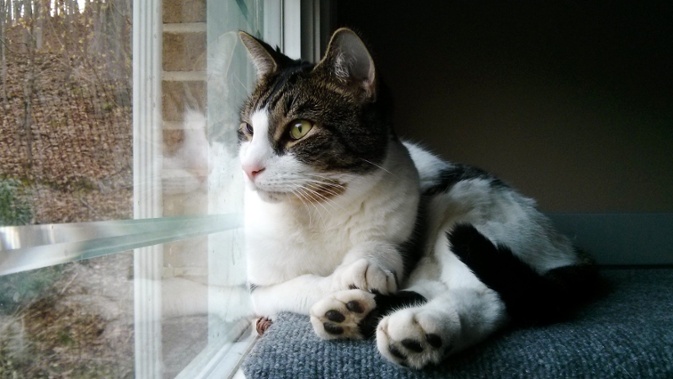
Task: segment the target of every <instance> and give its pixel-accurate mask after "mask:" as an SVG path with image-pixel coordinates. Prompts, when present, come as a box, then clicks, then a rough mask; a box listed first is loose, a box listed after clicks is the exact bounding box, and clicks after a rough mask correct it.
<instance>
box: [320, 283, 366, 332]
mask: <svg viewBox="0 0 673 379" xmlns="http://www.w3.org/2000/svg"><path fill="white" fill-rule="evenodd" d="M374 309H376V301H375V300H374V294H372V293H370V292H367V291H363V290H359V289H354V290H345V291H339V292H335V293H333V294H331V295H330V296H329V297H327V298H325V299H323V300H321V301H319V302H317V303H315V304H314V305H313V307H311V312H310V314H311V325H313V330H314V331H315V333H316V334H317V335H318V336H319V337H320V338H323V339H336V338H344V339H345V338H348V339H362V338H363V337H364V336H363V332H362V330H361V328H360V324H361V322H362V321H363V320H364V319H365V318H366V317H367V315H368V314H369V313H370V312H371V311H373V310H374Z"/></svg>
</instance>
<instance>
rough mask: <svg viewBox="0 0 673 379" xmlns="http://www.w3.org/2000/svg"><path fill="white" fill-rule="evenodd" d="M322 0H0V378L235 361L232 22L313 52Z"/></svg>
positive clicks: (201, 370)
mask: <svg viewBox="0 0 673 379" xmlns="http://www.w3.org/2000/svg"><path fill="white" fill-rule="evenodd" d="M319 8H320V1H313V0H311V1H308V0H304V1H300V0H285V1H275V0H226V1H220V0H187V1H182V0H135V1H131V0H59V1H54V0H0V107H2V111H0V120H1V125H0V127H1V129H0V133H1V134H0V217H1V218H0V244H1V246H0V248H1V249H0V376H2V377H5V376H8V377H47V376H53V377H62V376H74V377H92V378H95V377H105V378H127V377H128V378H130V377H138V378H157V377H181V378H198V377H226V376H228V375H231V373H232V372H234V371H235V369H236V367H237V364H238V361H239V360H240V359H241V357H242V356H244V355H245V352H246V351H247V349H248V348H249V347H250V346H251V343H252V342H253V340H252V337H250V336H251V334H250V331H249V330H248V328H249V324H250V323H249V321H248V320H247V319H246V317H245V316H247V315H248V313H249V305H248V298H247V290H246V288H245V277H244V273H245V270H244V259H243V252H242V249H241V231H240V228H239V225H240V221H241V202H242V201H241V190H242V186H241V183H240V182H241V178H240V170H239V169H238V165H237V162H236V142H235V130H236V128H237V125H238V107H239V106H240V104H241V102H242V100H243V99H244V97H245V96H246V95H247V93H248V91H249V90H250V89H251V88H250V86H251V85H252V83H253V81H254V78H255V72H254V69H253V68H252V66H251V65H250V63H249V62H248V59H247V56H246V53H245V51H244V49H243V48H242V46H240V44H239V43H238V38H237V34H236V31H237V30H239V29H243V30H246V31H249V32H252V33H254V34H257V35H259V36H261V37H264V38H265V39H266V40H267V41H270V42H271V43H274V44H277V45H279V46H281V47H282V48H284V49H285V51H286V52H288V54H290V55H295V56H296V57H298V56H299V55H303V56H305V57H307V58H312V57H313V56H312V55H307V54H313V52H314V50H315V49H316V48H319V43H318V41H319V38H309V39H307V41H315V42H310V43H308V44H307V43H304V44H302V43H301V41H302V40H303V39H302V38H300V36H313V35H318V34H316V33H317V31H318V30H319V29H320V28H319V23H317V20H318V18H317V16H316V15H319V14H320V12H319ZM288 21H291V22H288Z"/></svg>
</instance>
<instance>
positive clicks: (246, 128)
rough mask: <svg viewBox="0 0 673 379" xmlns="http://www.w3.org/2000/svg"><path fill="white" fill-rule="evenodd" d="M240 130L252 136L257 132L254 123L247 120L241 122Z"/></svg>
mask: <svg viewBox="0 0 673 379" xmlns="http://www.w3.org/2000/svg"><path fill="white" fill-rule="evenodd" d="M239 130H240V131H241V132H243V134H245V135H248V136H252V135H253V134H254V132H255V130H254V129H253V128H252V125H250V124H248V123H247V122H244V123H241V126H240V127H239Z"/></svg>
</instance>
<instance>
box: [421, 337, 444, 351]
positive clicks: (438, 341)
mask: <svg viewBox="0 0 673 379" xmlns="http://www.w3.org/2000/svg"><path fill="white" fill-rule="evenodd" d="M425 339H426V340H427V341H428V343H429V344H430V346H432V347H434V348H435V349H439V348H440V347H442V338H441V337H440V336H438V335H436V334H432V333H430V334H428V335H426V336H425Z"/></svg>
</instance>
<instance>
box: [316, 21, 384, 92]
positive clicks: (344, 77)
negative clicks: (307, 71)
mask: <svg viewBox="0 0 673 379" xmlns="http://www.w3.org/2000/svg"><path fill="white" fill-rule="evenodd" d="M319 68H326V69H328V70H330V72H332V74H333V75H334V76H336V77H337V78H338V79H339V80H341V81H343V82H345V83H348V84H355V85H356V86H358V87H360V88H361V89H363V90H364V91H365V95H366V96H367V97H372V98H373V97H374V96H375V95H376V93H375V92H376V70H375V69H374V60H373V59H372V56H371V54H369V50H367V47H366V46H365V44H364V42H362V40H361V39H360V37H358V35H357V34H355V32H353V31H352V30H350V29H348V28H341V29H338V30H337V31H335V32H334V34H333V35H332V38H331V39H330V41H329V44H328V45H327V51H326V52H325V56H324V57H323V59H322V61H320V63H318V66H317V67H316V69H319Z"/></svg>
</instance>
